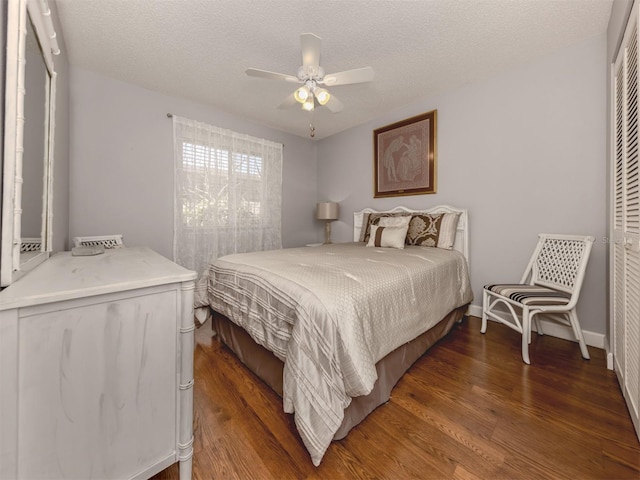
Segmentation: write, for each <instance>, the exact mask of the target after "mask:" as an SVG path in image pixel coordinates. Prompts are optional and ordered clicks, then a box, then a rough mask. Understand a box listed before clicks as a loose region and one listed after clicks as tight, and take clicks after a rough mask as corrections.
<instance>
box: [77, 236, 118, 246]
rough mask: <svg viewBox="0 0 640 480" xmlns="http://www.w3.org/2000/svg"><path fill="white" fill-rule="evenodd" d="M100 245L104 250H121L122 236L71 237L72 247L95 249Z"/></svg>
mask: <svg viewBox="0 0 640 480" xmlns="http://www.w3.org/2000/svg"><path fill="white" fill-rule="evenodd" d="M98 245H101V246H103V247H104V248H105V249H110V248H122V247H124V244H123V243H122V235H99V236H95V237H73V246H74V247H95V246H98Z"/></svg>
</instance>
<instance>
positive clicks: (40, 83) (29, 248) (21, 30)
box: [0, 0, 59, 286]
mask: <svg viewBox="0 0 640 480" xmlns="http://www.w3.org/2000/svg"><path fill="white" fill-rule="evenodd" d="M7 13H8V15H7V65H6V89H7V90H6V96H5V97H6V99H5V148H4V165H3V197H2V245H1V247H0V256H1V259H0V260H1V264H0V286H7V285H9V284H11V283H12V282H13V281H15V280H17V279H18V278H20V276H22V275H24V274H25V273H26V272H28V271H29V270H31V269H33V268H34V267H35V266H36V265H38V264H40V263H41V262H43V261H44V260H46V259H47V257H48V256H49V252H50V251H51V216H52V215H51V204H52V203H51V200H52V198H51V196H52V190H51V182H52V178H51V171H52V167H53V139H54V125H55V121H54V118H55V117H54V113H55V78H56V73H55V70H54V63H53V56H52V55H53V54H55V53H59V50H58V46H57V42H56V40H55V31H54V29H53V23H52V21H51V12H50V10H49V7H48V5H47V2H46V0H17V1H15V2H9V6H8V12H7Z"/></svg>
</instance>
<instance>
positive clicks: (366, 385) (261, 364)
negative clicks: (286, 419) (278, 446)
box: [196, 206, 473, 466]
mask: <svg viewBox="0 0 640 480" xmlns="http://www.w3.org/2000/svg"><path fill="white" fill-rule="evenodd" d="M416 225H417V226H416ZM353 240H354V241H353V242H349V243H339V244H330V245H322V246H318V247H302V248H292V249H283V250H274V251H270V252H253V253H244V254H234V255H227V256H224V257H221V258H219V259H217V260H216V261H215V262H213V263H212V264H211V265H210V266H209V269H208V272H207V273H208V279H207V280H206V282H207V284H206V292H207V295H206V299H200V300H199V301H198V302H197V304H196V306H203V305H205V304H207V305H206V306H207V308H208V309H210V310H209V311H210V312H213V315H212V328H213V329H214V330H215V332H217V334H218V335H219V337H220V339H221V340H222V341H223V342H224V343H225V344H226V345H227V346H228V347H229V348H230V349H231V350H232V351H233V352H234V353H235V354H236V355H237V356H238V358H239V359H240V360H241V361H242V362H243V363H244V364H245V365H246V366H247V367H248V368H249V369H250V370H251V371H253V372H254V373H255V374H257V375H258V376H259V377H260V378H261V379H262V380H263V381H265V382H266V383H267V384H268V385H269V386H271V388H273V389H274V390H275V391H276V392H277V393H278V394H279V395H280V396H281V397H282V399H283V407H284V410H285V411H286V412H288V413H293V414H294V418H295V424H296V427H297V429H298V432H299V434H300V437H301V439H302V441H303V443H304V444H305V447H306V448H307V450H308V451H309V454H310V456H311V460H312V462H313V464H314V465H316V466H317V465H319V464H320V461H321V460H322V457H323V455H324V453H325V451H326V450H327V448H328V447H329V445H330V443H331V441H332V440H334V439H335V440H339V439H341V438H343V437H344V436H346V435H347V433H348V432H349V430H351V429H352V428H353V427H354V426H355V425H357V424H358V423H359V422H361V421H362V420H363V419H364V418H365V417H366V416H367V415H368V414H369V413H371V412H372V411H373V410H374V409H375V408H376V407H377V406H379V405H381V404H382V403H384V402H386V401H387V400H388V399H389V397H390V393H391V389H392V388H393V386H394V385H395V384H396V383H397V381H398V380H399V379H400V378H401V377H402V375H403V374H404V373H405V372H406V370H408V368H409V367H410V366H411V365H412V364H413V363H414V362H415V361H416V360H417V359H418V358H419V357H420V356H421V355H423V354H424V353H425V352H426V351H427V350H428V349H429V348H430V347H431V346H432V345H433V344H435V343H436V342H437V341H438V340H439V339H441V338H442V337H443V336H445V335H446V334H447V333H448V332H449V331H450V330H451V328H452V327H453V325H454V324H455V322H457V321H459V320H460V319H461V318H462V316H463V315H464V313H465V311H466V308H467V306H468V304H469V303H470V302H471V300H472V297H473V295H472V292H471V287H470V282H469V274H468V253H469V245H468V218H467V211H466V210H463V209H458V208H453V207H449V206H438V207H434V208H431V209H425V210H411V209H408V208H405V207H396V208H394V209H393V210H389V211H384V212H381V211H375V210H373V209H364V210H362V211H359V212H356V213H354V237H353ZM400 240H401V244H400ZM407 242H409V243H413V244H410V245H405V244H406V243H407ZM367 245H369V246H367ZM427 245H430V246H427Z"/></svg>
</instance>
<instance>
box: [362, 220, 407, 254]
mask: <svg viewBox="0 0 640 480" xmlns="http://www.w3.org/2000/svg"><path fill="white" fill-rule="evenodd" d="M407 229H408V226H406V227H381V226H379V225H371V235H370V236H369V241H368V242H367V247H391V248H400V249H403V248H404V241H405V239H406V238H407Z"/></svg>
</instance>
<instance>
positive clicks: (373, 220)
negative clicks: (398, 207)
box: [360, 212, 411, 242]
mask: <svg viewBox="0 0 640 480" xmlns="http://www.w3.org/2000/svg"><path fill="white" fill-rule="evenodd" d="M388 217H409V218H411V214H408V213H407V212H395V213H365V214H364V216H363V217H362V227H361V228H360V241H361V242H368V241H369V234H370V233H369V232H370V231H371V225H378V222H379V221H380V219H381V218H388Z"/></svg>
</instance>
